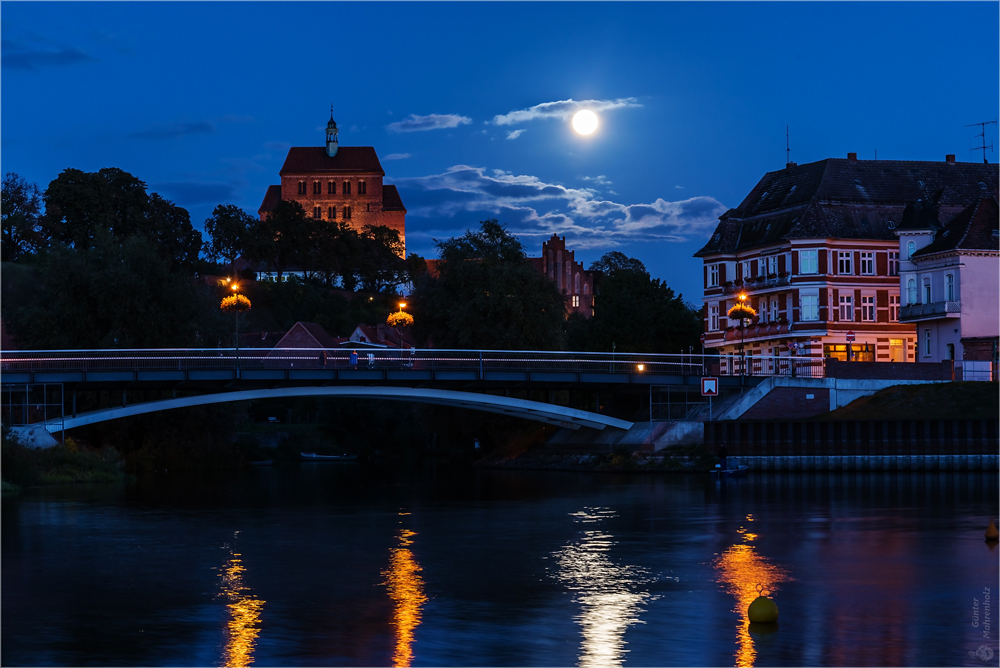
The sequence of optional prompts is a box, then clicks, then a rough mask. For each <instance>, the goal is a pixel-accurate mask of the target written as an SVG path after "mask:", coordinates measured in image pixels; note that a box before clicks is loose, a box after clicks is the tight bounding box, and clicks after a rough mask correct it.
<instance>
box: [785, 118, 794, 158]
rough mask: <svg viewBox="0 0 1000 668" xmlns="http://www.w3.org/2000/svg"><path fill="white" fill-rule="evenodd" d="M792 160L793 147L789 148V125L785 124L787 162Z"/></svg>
mask: <svg viewBox="0 0 1000 668" xmlns="http://www.w3.org/2000/svg"><path fill="white" fill-rule="evenodd" d="M791 161H792V149H790V148H788V126H787V125H786V126H785V164H786V165H787V164H788V163H790V162H791Z"/></svg>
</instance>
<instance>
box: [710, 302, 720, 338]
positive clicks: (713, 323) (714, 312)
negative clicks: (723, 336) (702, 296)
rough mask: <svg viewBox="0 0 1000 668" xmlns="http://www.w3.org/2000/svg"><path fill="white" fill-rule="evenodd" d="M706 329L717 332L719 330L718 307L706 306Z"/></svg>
mask: <svg viewBox="0 0 1000 668" xmlns="http://www.w3.org/2000/svg"><path fill="white" fill-rule="evenodd" d="M708 331H710V332H717V331H719V307H718V306H709V307H708Z"/></svg>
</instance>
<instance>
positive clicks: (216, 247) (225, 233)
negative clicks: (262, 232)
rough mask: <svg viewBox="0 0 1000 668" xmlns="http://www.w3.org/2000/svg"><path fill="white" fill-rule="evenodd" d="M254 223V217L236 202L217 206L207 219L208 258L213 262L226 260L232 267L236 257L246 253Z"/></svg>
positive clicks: (206, 250)
mask: <svg viewBox="0 0 1000 668" xmlns="http://www.w3.org/2000/svg"><path fill="white" fill-rule="evenodd" d="M254 223H255V220H254V218H253V217H252V216H251V215H250V214H248V213H247V212H246V211H244V210H243V209H241V208H239V207H238V206H236V205H235V204H220V205H219V206H217V207H215V210H214V211H212V215H211V217H209V218H207V219H206V220H205V232H206V233H207V234H208V237H209V241H208V244H206V246H205V254H206V255H207V256H208V259H210V260H212V261H213V262H216V261H218V260H220V259H221V260H225V261H226V262H228V263H229V266H230V268H232V265H233V263H234V262H235V261H236V258H238V257H239V256H240V255H242V254H243V253H244V250H245V247H246V245H247V242H248V241H249V236H250V230H251V229H253V227H254Z"/></svg>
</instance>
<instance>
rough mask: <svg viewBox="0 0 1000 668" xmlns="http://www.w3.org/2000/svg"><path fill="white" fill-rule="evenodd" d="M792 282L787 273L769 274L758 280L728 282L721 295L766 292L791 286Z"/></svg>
mask: <svg viewBox="0 0 1000 668" xmlns="http://www.w3.org/2000/svg"><path fill="white" fill-rule="evenodd" d="M791 283H792V280H791V277H790V276H789V275H788V273H787V272H782V273H780V274H770V275H768V276H766V277H764V276H761V277H759V278H742V279H737V280H735V281H728V282H727V283H726V284H725V285H723V286H722V293H723V294H725V295H731V294H734V293H738V292H744V291H746V292H751V291H753V290H767V289H768V288H781V287H784V286H786V285H791Z"/></svg>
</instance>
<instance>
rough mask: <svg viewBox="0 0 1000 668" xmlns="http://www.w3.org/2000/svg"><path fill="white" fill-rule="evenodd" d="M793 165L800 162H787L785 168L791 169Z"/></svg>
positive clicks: (796, 165)
mask: <svg viewBox="0 0 1000 668" xmlns="http://www.w3.org/2000/svg"><path fill="white" fill-rule="evenodd" d="M792 167H798V164H796V163H794V162H786V163H785V169H791V168H792Z"/></svg>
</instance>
